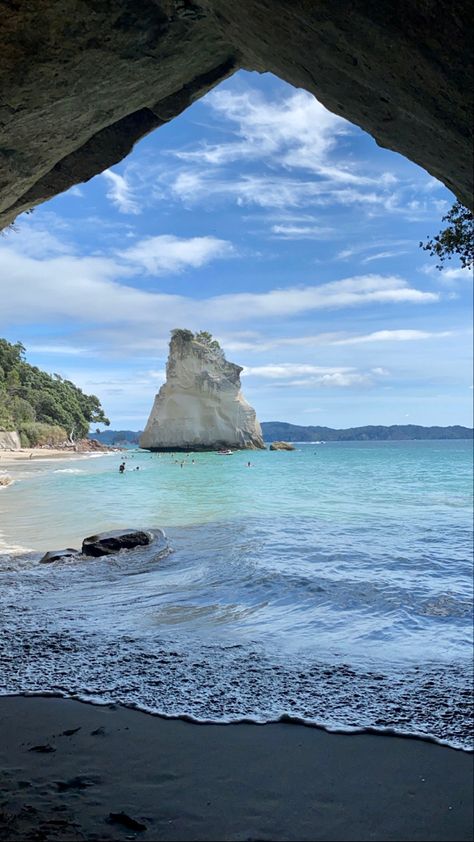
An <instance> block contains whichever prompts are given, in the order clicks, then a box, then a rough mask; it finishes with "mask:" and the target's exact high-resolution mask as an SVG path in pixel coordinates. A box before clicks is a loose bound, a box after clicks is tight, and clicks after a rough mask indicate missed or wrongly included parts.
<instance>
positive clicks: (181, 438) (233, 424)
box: [140, 330, 265, 451]
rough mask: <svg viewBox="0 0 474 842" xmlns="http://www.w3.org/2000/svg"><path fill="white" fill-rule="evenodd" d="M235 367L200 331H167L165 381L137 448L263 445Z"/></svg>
mask: <svg viewBox="0 0 474 842" xmlns="http://www.w3.org/2000/svg"><path fill="white" fill-rule="evenodd" d="M241 371H242V368H241V366H239V365H235V363H229V362H227V360H226V358H225V356H224V352H223V351H222V349H221V347H220V345H219V343H218V342H216V340H213V339H212V336H211V335H210V334H209V333H207V332H206V331H201V332H199V333H196V334H194V333H192V331H190V330H172V331H171V342H170V352H169V357H168V362H167V364H166V383H165V384H164V385H163V386H162V387H161V389H160V391H159V392H158V394H157V395H156V397H155V402H154V404H153V408H152V410H151V413H150V417H149V419H148V422H147V425H146V427H145V430H144V432H143V433H142V435H141V436H140V447H143V448H145V449H146V450H165V451H166V450H170V451H194V450H223V449H229V448H231V449H240V450H245V449H250V450H255V449H257V448H262V449H264V448H265V445H264V443H263V439H262V430H261V427H260V424H259V422H258V421H257V417H256V415H255V410H254V409H252V407H251V406H250V405H249V404H248V403H247V401H246V400H245V398H244V397H243V395H242V392H241V391H240V373H241Z"/></svg>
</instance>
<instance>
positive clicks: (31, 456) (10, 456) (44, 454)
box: [0, 447, 121, 468]
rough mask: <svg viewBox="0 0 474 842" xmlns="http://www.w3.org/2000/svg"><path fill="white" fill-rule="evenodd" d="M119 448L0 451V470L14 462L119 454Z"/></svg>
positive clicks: (34, 448) (31, 448)
mask: <svg viewBox="0 0 474 842" xmlns="http://www.w3.org/2000/svg"><path fill="white" fill-rule="evenodd" d="M120 450H121V449H120V448H118V447H117V448H110V449H99V448H91V449H90V450H74V449H73V448H67V449H65V448H63V449H59V448H47V447H22V448H21V450H0V468H1V467H2V466H3V465H9V464H11V463H16V462H24V461H30V460H31V461H33V460H38V459H78V458H81V457H88V456H91V454H94V455H96V456H105V455H106V454H107V453H119V452H120Z"/></svg>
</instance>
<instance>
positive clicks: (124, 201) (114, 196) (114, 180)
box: [102, 170, 142, 215]
mask: <svg viewBox="0 0 474 842" xmlns="http://www.w3.org/2000/svg"><path fill="white" fill-rule="evenodd" d="M102 178H105V180H106V181H107V182H108V185H109V186H108V190H107V194H106V195H107V198H108V199H110V201H111V202H112V204H113V205H115V207H116V208H117V210H118V211H119V212H120V213H131V214H134V215H138V214H140V213H141V212H142V209H141V207H140V205H139V203H138V200H137V198H136V197H135V195H134V191H133V187H132V186H131V184H130V183H129V181H127V178H126V176H123V175H119V173H116V172H113V171H112V170H104V172H103V173H102Z"/></svg>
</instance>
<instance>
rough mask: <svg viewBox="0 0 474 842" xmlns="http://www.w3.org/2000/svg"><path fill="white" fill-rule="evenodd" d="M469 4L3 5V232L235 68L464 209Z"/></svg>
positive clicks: (440, 0)
mask: <svg viewBox="0 0 474 842" xmlns="http://www.w3.org/2000/svg"><path fill="white" fill-rule="evenodd" d="M470 5H471V4H470V3H468V2H467V0H458V2H457V3H452V2H450V0H432V2H426V0H390V2H389V0H378V2H375V0H350V2H346V3H334V2H333V0H318V2H317V3H315V2H314V0H293V2H291V3H288V2H287V0H246V2H245V3H236V2H235V0H196V2H192V0H140V2H139V3H138V2H136V0H113V2H110V0H104V2H102V3H98V2H96V0H36V2H34V3H20V2H11V0H0V27H1V30H2V41H1V45H2V62H1V71H0V72H1V77H0V193H1V204H0V227H2V226H5V225H7V224H9V223H10V222H11V221H12V220H14V218H15V217H16V216H17V215H18V214H19V213H21V212H22V211H24V210H27V209H28V208H31V207H32V206H34V205H36V204H39V203H40V202H42V201H45V200H46V199H48V198H50V197H51V196H54V195H55V194H57V193H60V192H62V191H63V190H66V189H67V188H69V187H70V186H72V185H73V184H76V183H79V182H81V181H87V180H88V179H90V178H91V177H92V176H94V175H96V174H97V173H99V172H102V171H103V170H104V169H106V168H107V167H109V166H111V165H113V164H115V163H117V162H118V161H120V160H121V159H122V158H123V157H124V156H125V155H127V153H128V152H129V151H130V149H131V148H132V146H133V145H134V143H135V142H136V141H137V140H138V139H139V138H140V137H143V135H145V134H147V133H148V132H150V131H152V130H153V129H155V128H157V127H158V126H160V125H162V124H163V123H165V122H167V121H168V120H171V119H172V118H173V117H175V116H176V115H177V114H179V113H181V112H182V111H183V110H184V109H185V108H187V106H188V105H190V104H191V103H192V102H193V101H194V100H195V99H197V98H199V97H200V96H202V95H203V94H204V93H206V92H207V91H208V90H210V88H212V87H213V86H214V85H216V84H218V83H219V82H220V81H221V80H222V79H225V78H226V77H227V76H229V75H230V74H232V73H233V72H234V71H235V70H237V69H239V68H240V67H243V68H245V69H247V70H258V71H260V72H263V71H270V72H272V73H274V74H276V75H277V76H280V77H281V78H282V79H285V80H286V81H287V82H290V83H291V84H293V85H296V86H297V87H301V88H305V89H306V90H308V91H311V92H312V93H314V94H315V95H316V96H317V97H318V99H319V100H320V101H321V102H322V103H324V105H326V106H327V107H328V108H329V109H331V110H332V111H334V112H336V113H337V114H340V115H342V116H343V117H346V118H347V119H348V120H350V121H352V122H353V123H356V124H357V125H359V126H361V127H362V128H364V129H365V130H366V131H368V132H370V133H371V134H372V135H373V137H374V138H375V140H376V141H377V143H379V144H380V145H381V146H385V147H388V148H390V149H393V150H395V151H397V152H400V153H401V154H402V155H405V156H406V157H408V158H411V160H413V161H415V162H416V163H418V164H420V165H421V166H423V167H425V169H427V170H428V171H429V172H430V173H431V174H432V175H434V176H435V177H436V178H439V179H440V180H441V181H443V182H444V183H445V184H446V186H447V187H449V188H450V189H451V190H452V191H453V192H454V193H455V194H456V195H457V196H458V198H459V199H460V200H461V201H462V202H464V204H467V205H472V174H473V167H472V90H473V89H474V85H473V80H472V68H473V62H472V26H471V16H470Z"/></svg>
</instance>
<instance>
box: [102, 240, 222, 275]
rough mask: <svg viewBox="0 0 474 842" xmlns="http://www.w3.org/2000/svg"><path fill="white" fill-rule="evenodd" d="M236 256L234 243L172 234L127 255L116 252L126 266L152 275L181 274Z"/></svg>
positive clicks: (135, 247)
mask: <svg viewBox="0 0 474 842" xmlns="http://www.w3.org/2000/svg"><path fill="white" fill-rule="evenodd" d="M232 253H233V247H232V245H231V243H229V242H227V241H226V240H219V239H217V238H216V237H191V238H190V239H183V238H180V237H175V236H173V235H170V234H162V235H160V236H158V237H147V238H145V239H143V240H140V242H138V243H136V244H135V245H133V246H131V247H130V248H128V249H126V250H125V251H119V252H117V254H118V256H119V257H121V258H122V259H123V260H125V261H126V262H127V263H131V264H134V265H135V267H137V268H138V267H140V268H143V269H144V270H145V272H147V273H148V274H149V275H164V274H168V273H172V274H174V273H176V272H182V271H183V270H184V269H186V268H188V267H190V266H191V267H194V268H197V267H199V266H203V265H205V264H206V263H209V261H210V260H214V259H215V258H218V257H228V256H229V255H231V254H232Z"/></svg>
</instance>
